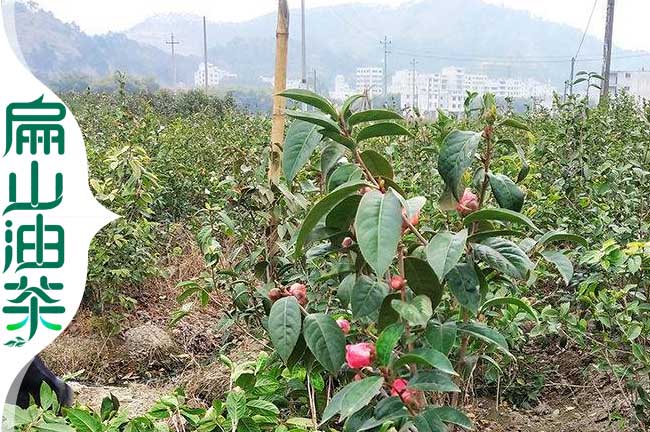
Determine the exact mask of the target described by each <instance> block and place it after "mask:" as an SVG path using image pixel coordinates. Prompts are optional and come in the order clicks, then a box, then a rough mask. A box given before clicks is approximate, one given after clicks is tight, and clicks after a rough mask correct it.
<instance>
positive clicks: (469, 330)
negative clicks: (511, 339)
mask: <svg viewBox="0 0 650 432" xmlns="http://www.w3.org/2000/svg"><path fill="white" fill-rule="evenodd" d="M457 328H458V331H459V332H461V333H466V334H468V335H470V336H473V337H475V338H477V339H480V340H482V341H483V342H487V343H488V344H492V345H494V346H496V347H497V348H498V349H499V350H500V351H501V352H503V353H504V354H507V355H508V356H510V357H512V354H511V353H510V351H509V350H508V342H506V338H505V337H503V335H502V334H501V333H499V332H498V331H496V330H494V329H493V328H490V327H488V326H486V325H485V324H483V323H479V322H468V323H463V324H458V326H457Z"/></svg>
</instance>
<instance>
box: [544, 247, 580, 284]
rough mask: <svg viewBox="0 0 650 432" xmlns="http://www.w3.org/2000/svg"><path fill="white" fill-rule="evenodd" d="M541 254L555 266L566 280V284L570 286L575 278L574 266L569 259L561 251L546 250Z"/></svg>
mask: <svg viewBox="0 0 650 432" xmlns="http://www.w3.org/2000/svg"><path fill="white" fill-rule="evenodd" d="M541 254H542V256H543V257H544V259H545V260H546V261H548V262H550V263H551V264H553V265H555V267H556V268H557V271H559V272H560V275H561V276H562V279H564V283H565V284H566V285H567V286H568V285H569V282H571V279H572V278H573V264H571V261H570V260H569V258H567V257H566V255H564V254H563V253H562V252H560V251H553V250H545V251H542V252H541Z"/></svg>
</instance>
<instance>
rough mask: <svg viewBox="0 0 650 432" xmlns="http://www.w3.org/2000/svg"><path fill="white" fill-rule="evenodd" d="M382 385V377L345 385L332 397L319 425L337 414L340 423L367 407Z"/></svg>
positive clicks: (373, 377)
mask: <svg viewBox="0 0 650 432" xmlns="http://www.w3.org/2000/svg"><path fill="white" fill-rule="evenodd" d="M383 384H384V379H383V378H382V377H377V376H372V377H368V378H364V379H362V380H359V381H353V382H351V383H350V384H348V385H346V386H345V387H343V388H342V389H341V390H339V392H338V393H336V394H335V395H334V397H332V400H331V401H330V403H329V404H328V405H327V407H325V411H324V412H323V419H322V421H321V424H322V423H325V422H326V421H328V420H329V419H331V418H332V417H334V416H335V415H337V414H340V421H343V420H345V419H346V418H348V417H350V416H351V415H353V414H354V413H356V412H357V411H359V410H360V409H362V408H363V407H365V406H366V405H368V403H370V401H371V400H372V399H373V398H374V397H375V396H376V395H377V394H378V393H379V391H380V390H381V387H382V385H383Z"/></svg>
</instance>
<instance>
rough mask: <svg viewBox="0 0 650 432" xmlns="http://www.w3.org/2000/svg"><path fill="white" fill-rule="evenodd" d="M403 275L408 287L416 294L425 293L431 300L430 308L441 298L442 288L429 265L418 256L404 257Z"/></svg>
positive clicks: (434, 307) (433, 307)
mask: <svg viewBox="0 0 650 432" xmlns="http://www.w3.org/2000/svg"><path fill="white" fill-rule="evenodd" d="M404 275H405V276H406V280H407V283H408V286H409V288H411V290H413V292H414V293H415V294H417V295H426V296H427V297H429V299H430V300H431V308H432V309H433V310H435V309H436V306H438V304H439V303H440V300H441V299H442V293H443V288H442V285H441V284H440V281H439V280H438V277H437V276H436V274H435V272H434V271H433V269H432V268H431V266H430V265H429V264H428V263H427V262H426V261H423V260H421V259H419V258H415V257H406V258H404Z"/></svg>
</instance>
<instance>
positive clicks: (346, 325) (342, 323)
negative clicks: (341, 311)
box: [336, 318, 350, 334]
mask: <svg viewBox="0 0 650 432" xmlns="http://www.w3.org/2000/svg"><path fill="white" fill-rule="evenodd" d="M336 324H338V326H339V327H340V328H341V330H343V334H348V333H350V321H348V320H346V319H343V318H339V319H337V320H336Z"/></svg>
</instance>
